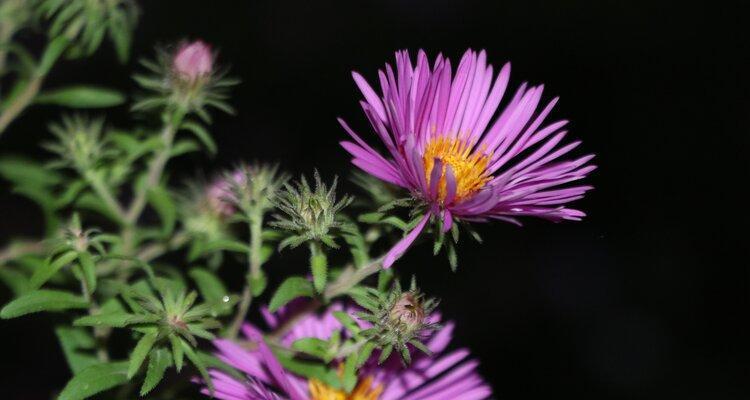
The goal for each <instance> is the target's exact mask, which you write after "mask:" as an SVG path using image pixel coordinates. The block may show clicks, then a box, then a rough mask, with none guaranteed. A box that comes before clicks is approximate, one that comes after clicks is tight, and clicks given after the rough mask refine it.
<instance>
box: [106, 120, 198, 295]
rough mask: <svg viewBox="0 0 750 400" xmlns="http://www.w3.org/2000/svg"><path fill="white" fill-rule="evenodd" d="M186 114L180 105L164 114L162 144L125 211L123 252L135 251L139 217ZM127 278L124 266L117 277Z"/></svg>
mask: <svg viewBox="0 0 750 400" xmlns="http://www.w3.org/2000/svg"><path fill="white" fill-rule="evenodd" d="M185 114H186V113H185V109H184V108H182V107H179V108H177V109H175V110H172V111H167V112H166V113H165V115H164V127H163V128H162V131H161V140H162V146H161V148H160V149H159V151H158V152H157V153H156V154H155V155H154V158H153V159H152V160H151V162H150V163H149V167H148V171H147V173H146V181H145V182H144V183H143V184H142V185H140V186H139V187H138V189H137V191H136V194H135V197H134V198H133V201H132V203H130V207H128V211H127V212H126V213H125V218H124V220H125V226H124V227H123V229H122V238H123V241H122V242H123V244H122V253H123V254H125V255H132V254H133V252H134V251H135V250H134V247H135V230H136V225H137V223H138V219H139V218H140V217H141V214H142V213H143V209H144V208H145V207H146V200H147V197H148V192H149V190H151V188H153V187H155V186H156V185H158V184H159V181H160V180H161V177H162V174H163V173H164V167H165V166H166V165H167V162H168V161H169V158H170V156H171V153H172V145H173V144H174V137H175V134H176V133H177V131H178V129H179V126H180V124H181V123H182V119H183V118H185ZM127 278H128V273H127V271H126V269H124V268H123V269H122V271H121V273H120V274H119V275H118V277H117V279H118V280H120V281H125V280H127Z"/></svg>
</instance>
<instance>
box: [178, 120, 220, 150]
mask: <svg viewBox="0 0 750 400" xmlns="http://www.w3.org/2000/svg"><path fill="white" fill-rule="evenodd" d="M182 129H185V130H188V131H190V132H192V133H193V134H194V135H195V137H197V138H198V140H200V141H201V143H203V145H204V146H206V149H207V150H208V152H209V153H210V154H211V155H213V154H216V142H214V139H213V138H212V137H211V134H210V133H208V131H207V130H206V128H204V127H203V125H201V124H198V123H195V122H190V121H188V122H185V123H183V124H182Z"/></svg>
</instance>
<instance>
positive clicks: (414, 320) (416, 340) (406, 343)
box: [357, 280, 440, 364]
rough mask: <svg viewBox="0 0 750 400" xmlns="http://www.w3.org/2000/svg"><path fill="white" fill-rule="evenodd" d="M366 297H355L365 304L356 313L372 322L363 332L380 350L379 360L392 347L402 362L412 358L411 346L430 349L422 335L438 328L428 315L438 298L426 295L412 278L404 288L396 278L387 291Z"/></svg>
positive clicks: (387, 353) (388, 352)
mask: <svg viewBox="0 0 750 400" xmlns="http://www.w3.org/2000/svg"><path fill="white" fill-rule="evenodd" d="M368 297H369V298H367V299H360V301H357V303H358V304H361V305H362V306H363V307H366V308H367V312H361V313H358V314H357V315H358V316H359V317H360V318H361V319H362V320H364V321H367V322H370V323H372V328H370V329H367V330H366V331H364V332H363V333H362V334H363V335H364V336H365V337H366V338H367V340H369V341H372V342H373V343H375V345H376V346H377V347H378V348H380V349H381V350H382V352H381V356H380V362H383V361H385V359H387V358H388V356H389V355H390V353H391V351H393V350H395V351H396V352H397V353H399V354H400V355H401V358H402V360H403V362H404V364H408V363H409V362H410V361H411V355H410V351H411V348H416V349H419V350H421V351H423V352H426V353H429V349H428V348H427V347H426V346H424V344H423V343H422V339H424V338H425V337H426V336H427V334H428V333H429V332H430V331H435V330H437V329H440V325H438V324H437V323H434V321H431V318H429V315H430V314H431V313H432V312H433V311H434V310H435V307H437V304H438V301H437V300H435V299H432V298H427V297H425V295H424V294H423V293H422V292H421V291H420V290H419V289H418V288H417V286H416V282H415V281H414V280H412V285H411V288H410V289H409V290H408V291H406V292H404V291H402V290H401V285H400V284H399V283H398V281H397V282H396V283H395V285H394V286H393V288H392V289H391V290H390V292H378V291H373V292H371V293H370V294H369V295H368ZM361 300H364V301H361Z"/></svg>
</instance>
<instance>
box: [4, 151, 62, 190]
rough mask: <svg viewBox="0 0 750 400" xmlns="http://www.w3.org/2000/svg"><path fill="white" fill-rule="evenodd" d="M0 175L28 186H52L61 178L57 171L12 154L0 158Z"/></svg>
mask: <svg viewBox="0 0 750 400" xmlns="http://www.w3.org/2000/svg"><path fill="white" fill-rule="evenodd" d="M0 176H2V177H3V178H5V179H7V180H9V181H11V182H14V183H16V184H24V185H28V186H52V185H55V184H58V183H60V182H61V181H62V179H63V178H62V176H61V175H60V174H58V173H57V172H55V171H51V170H49V169H48V168H45V167H44V166H42V165H40V164H39V163H38V162H36V161H34V160H31V159H27V158H22V157H13V156H10V157H2V158H0Z"/></svg>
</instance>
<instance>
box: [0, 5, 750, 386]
mask: <svg viewBox="0 0 750 400" xmlns="http://www.w3.org/2000/svg"><path fill="white" fill-rule="evenodd" d="M141 3H142V8H143V14H142V19H141V21H140V25H139V28H138V32H137V36H136V39H135V43H134V54H135V55H137V56H143V55H151V54H152V52H151V48H152V46H153V45H154V44H155V43H170V42H174V41H176V40H179V39H183V38H203V39H205V40H207V41H209V42H211V43H213V44H215V46H216V47H217V48H218V49H219V52H220V53H219V54H220V59H221V60H222V61H223V62H225V63H228V64H231V67H232V72H233V74H234V75H236V76H239V77H241V78H242V80H243V84H242V85H241V86H240V87H238V88H237V89H236V90H235V96H234V98H233V101H232V103H233V104H234V105H235V106H236V107H237V109H238V110H239V112H238V114H237V116H235V117H229V116H220V117H218V118H217V119H216V123H215V124H214V126H213V129H212V131H213V132H214V134H215V137H216V140H217V142H218V143H219V147H220V151H219V156H218V157H216V158H215V159H213V160H210V159H208V158H206V157H203V156H199V155H195V156H188V157H185V158H183V159H181V160H179V161H177V163H176V164H177V166H176V167H177V171H180V172H179V173H178V174H177V175H179V174H180V173H181V174H183V175H185V176H190V175H192V174H194V173H195V172H196V171H197V170H204V171H207V174H208V173H209V172H210V171H218V170H219V169H221V168H223V167H228V166H231V165H232V164H233V163H234V162H236V161H238V160H247V161H251V160H256V159H260V160H269V161H272V160H281V161H282V162H283V165H284V167H285V168H286V169H287V170H289V171H292V172H295V173H301V172H310V171H311V170H312V168H313V167H317V168H319V169H320V170H321V172H322V173H323V174H324V175H326V176H332V175H334V174H339V175H347V173H348V172H349V170H350V169H351V166H350V164H349V162H348V156H347V154H345V152H344V151H343V150H342V149H340V148H339V147H338V145H337V142H338V141H339V140H340V139H342V138H344V137H345V133H344V132H343V131H342V130H341V129H340V128H339V126H338V124H337V123H336V121H335V117H336V116H343V117H345V118H346V119H347V120H348V121H349V122H350V123H351V124H352V125H353V127H354V128H355V130H359V131H361V132H363V133H364V132H369V131H368V128H369V127H368V126H367V123H366V120H365V118H364V115H363V114H362V113H361V110H360V109H359V106H358V101H359V99H360V94H359V92H358V91H357V90H356V87H355V85H354V84H353V82H352V80H351V78H350V75H349V72H350V70H352V69H357V70H358V71H360V72H362V73H363V74H364V75H365V76H366V77H367V78H368V79H373V78H374V77H375V74H376V70H377V68H379V67H381V66H382V64H383V63H384V62H386V61H388V62H390V61H391V60H392V54H393V52H394V51H395V50H397V49H402V48H406V49H410V50H412V51H415V50H416V49H419V48H424V49H426V50H427V51H428V53H429V54H430V56H431V57H434V56H435V55H436V54H437V52H440V51H442V52H443V53H444V54H445V55H447V56H449V57H451V58H452V59H453V60H454V61H455V60H457V59H458V58H459V57H460V56H461V54H462V53H463V51H464V50H465V49H466V48H467V47H472V48H475V49H482V48H483V49H486V50H487V51H488V55H489V57H488V58H489V60H490V61H491V62H492V63H493V64H494V65H495V66H496V67H497V66H500V65H501V64H502V63H504V62H505V61H507V60H510V61H512V62H513V73H512V75H511V84H512V85H513V86H514V87H515V86H517V85H519V84H520V83H521V82H522V81H525V80H528V81H530V82H532V83H541V82H543V83H545V84H546V86H545V88H546V96H545V98H547V99H549V98H551V97H552V96H555V95H559V96H561V102H560V103H559V105H558V107H557V108H556V111H555V112H553V114H552V118H553V119H561V118H567V119H570V120H571V121H572V122H571V124H570V128H571V137H575V138H580V139H582V140H583V146H582V148H583V149H584V150H583V151H585V152H593V153H596V154H597V158H596V163H597V164H598V165H599V166H600V168H599V169H598V170H597V171H596V172H595V173H594V174H593V176H592V177H591V179H590V180H589V181H590V182H592V184H593V185H594V186H595V187H596V189H595V190H594V191H593V192H591V193H590V194H589V195H588V196H587V198H586V199H584V200H582V201H580V202H578V203H577V205H578V207H579V208H581V209H583V210H585V211H586V212H587V213H588V214H589V217H588V218H586V219H585V220H584V221H583V222H581V223H564V224H551V223H547V222H538V221H527V224H526V226H525V227H523V228H517V227H515V226H511V225H507V224H502V223H497V224H491V225H483V226H481V227H479V230H480V232H481V233H482V235H483V236H484V238H485V244H484V245H477V244H473V243H469V242H466V243H463V244H462V246H461V247H460V249H459V255H460V263H461V265H460V267H459V270H458V272H457V273H452V272H451V271H450V269H449V267H448V265H447V261H446V260H444V259H443V258H431V257H430V253H429V249H427V248H426V247H425V246H422V247H421V248H418V249H416V250H412V251H410V252H409V253H408V254H407V255H406V256H405V257H404V259H403V262H402V263H401V264H402V265H409V267H406V269H405V270H406V271H408V273H411V272H413V271H416V272H417V273H418V276H419V280H420V282H421V284H422V286H423V288H424V289H425V290H426V291H427V292H429V293H431V294H435V295H438V296H440V297H441V298H442V299H443V303H442V304H443V305H442V309H443V310H444V313H445V314H446V315H447V316H448V317H449V318H451V319H454V320H456V321H457V323H458V329H457V330H456V339H455V340H456V342H458V343H460V344H462V345H466V346H469V347H471V349H472V350H473V352H474V354H475V355H476V356H477V357H478V358H479V359H480V360H481V362H482V364H481V372H482V373H483V375H484V376H485V377H486V379H487V380H488V381H489V382H490V383H491V384H492V385H493V387H494V390H495V393H496V396H497V397H498V398H508V399H512V398H541V397H555V398H567V397H569V396H575V397H578V398H623V399H625V398H683V399H692V398H700V399H705V398H711V399H733V398H747V395H748V390H747V389H748V388H747V379H748V377H749V375H748V372H749V371H748V365H749V364H748V361H749V360H748V352H747V345H746V343H747V340H748V338H750V336H749V335H748V330H747V328H746V327H745V326H744V324H745V323H747V319H748V283H749V282H750V278H749V276H748V271H747V267H746V265H747V259H746V258H739V259H732V258H731V257H730V253H731V252H732V250H733V249H735V248H739V245H740V242H743V243H744V242H745V241H746V240H747V235H746V234H745V233H744V232H742V233H735V232H736V229H737V228H740V227H745V226H746V224H744V223H743V222H742V221H746V218H745V217H746V213H747V211H746V206H744V205H743V206H739V205H735V204H734V203H739V202H740V201H742V203H746V198H745V197H741V196H739V195H738V194H737V192H738V191H739V189H741V188H744V187H745V186H746V185H747V182H748V179H747V171H748V168H747V167H748V166H747V163H746V161H745V160H740V155H741V154H742V155H743V156H745V154H746V149H747V148H746V147H745V145H746V143H747V139H746V138H747V135H748V134H749V133H750V132H748V129H747V120H748V118H747V115H748V113H747V111H748V106H750V102H749V101H748V96H747V93H748V91H747V89H748V87H747V79H746V76H747V73H748V71H750V68H749V67H750V64H749V63H747V54H748V46H747V41H746V40H745V39H747V30H746V29H745V30H742V29H740V24H741V23H742V19H743V15H746V14H743V13H741V12H740V11H739V10H738V9H733V8H731V7H728V6H727V5H725V4H722V3H721V2H711V3H709V4H705V5H697V4H695V5H691V4H688V3H687V2H674V3H670V2H658V1H570V0H569V1H546V2H544V1H530V0H526V1H502V0H499V1H487V2H480V1H436V0H432V1H416V0H412V1H407V0H381V1H348V2H327V1H316V2H299V3H295V4H292V3H291V2H284V1H227V0H224V1H219V0H214V1H210V2H206V1H205V0H193V1H184V0H183V1H143V2H141ZM134 65H135V62H132V63H131V65H128V66H119V65H116V63H115V61H114V55H113V52H112V51H111V49H110V48H109V47H106V48H105V49H103V51H100V52H99V53H98V54H97V55H96V56H95V57H93V58H92V59H89V60H86V61H82V62H75V63H66V64H63V65H62V66H61V67H60V68H59V69H57V70H56V71H55V72H54V73H53V75H52V76H51V78H50V80H49V83H50V86H52V85H55V84H57V83H63V82H69V81H81V82H89V83H101V84H107V85H115V86H118V87H119V88H121V89H123V90H128V91H131V92H132V89H133V84H132V83H131V81H129V80H128V76H129V74H130V72H131V71H132V68H133V67H134ZM57 112H58V111H57V110H52V109H44V108H36V109H34V110H31V111H30V112H28V113H27V114H26V115H25V116H24V117H22V118H21V119H20V120H18V121H16V123H14V125H13V126H11V128H10V129H9V131H8V132H6V134H5V135H4V137H2V139H1V141H0V146H1V149H2V153H8V152H16V153H30V152H31V153H33V154H37V155H40V156H41V155H43V152H42V151H41V150H40V149H38V147H37V145H36V144H37V143H38V141H39V140H40V139H41V138H44V137H45V136H46V135H47V133H46V129H45V122H44V121H45V119H46V118H51V117H53V116H55V115H56V114H57ZM126 116H127V113H126V110H125V109H124V108H120V109H116V110H114V111H112V112H110V113H109V115H108V118H109V120H110V121H114V122H122V121H126V119H125V118H126ZM368 137H369V138H370V141H371V142H373V143H374V142H375V136H374V135H372V136H368ZM743 158H746V156H745V157H743ZM740 175H741V176H742V177H740ZM346 188H347V189H349V190H351V186H348V187H346ZM0 189H2V190H1V191H0V221H2V222H0V243H3V242H6V241H7V240H8V239H9V237H11V236H18V235H34V234H38V233H39V231H40V228H41V217H40V215H39V213H38V212H37V210H36V208H35V207H34V206H33V205H32V204H31V203H29V202H27V201H26V200H24V199H22V198H20V197H16V196H14V195H12V194H9V192H8V188H7V186H2V187H0ZM745 248H746V247H745ZM287 261H288V260H287ZM282 262H283V260H282ZM2 297H3V300H5V299H6V298H7V294H3V295H2ZM0 324H1V325H0V327H1V328H0V334H1V335H2V339H3V341H2V343H3V348H2V350H1V351H0V354H2V355H0V359H1V361H0V369H1V371H0V377H1V378H0V379H1V380H2V382H3V384H2V385H1V386H0V398H11V399H37V398H45V397H46V395H47V394H48V393H49V392H50V390H51V389H53V388H59V387H61V386H62V385H63V384H64V382H65V380H66V379H67V377H68V371H67V368H66V366H65V363H64V360H63V358H62V354H61V352H60V350H59V349H58V347H57V344H56V340H55V338H54V335H53V332H52V331H51V330H50V323H49V322H48V318H46V317H44V316H33V317H27V318H22V319H18V320H12V321H2V322H1V323H0Z"/></svg>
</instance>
